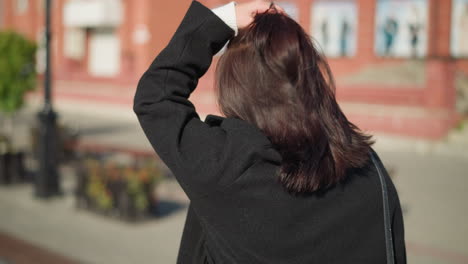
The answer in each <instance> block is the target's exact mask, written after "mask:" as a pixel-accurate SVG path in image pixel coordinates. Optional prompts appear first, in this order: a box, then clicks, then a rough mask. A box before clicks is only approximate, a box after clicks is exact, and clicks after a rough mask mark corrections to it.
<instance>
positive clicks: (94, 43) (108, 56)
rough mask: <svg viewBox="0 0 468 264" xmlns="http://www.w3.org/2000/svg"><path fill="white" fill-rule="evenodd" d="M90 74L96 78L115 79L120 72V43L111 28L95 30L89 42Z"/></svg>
mask: <svg viewBox="0 0 468 264" xmlns="http://www.w3.org/2000/svg"><path fill="white" fill-rule="evenodd" d="M88 61H89V62H88V69H89V73H90V74H91V75H93V76H96V77H114V76H116V75H118V74H119V71H120V41H119V38H118V35H117V33H116V32H115V30H114V29H111V28H99V29H94V30H93V31H92V32H91V36H90V42H89V60H88Z"/></svg>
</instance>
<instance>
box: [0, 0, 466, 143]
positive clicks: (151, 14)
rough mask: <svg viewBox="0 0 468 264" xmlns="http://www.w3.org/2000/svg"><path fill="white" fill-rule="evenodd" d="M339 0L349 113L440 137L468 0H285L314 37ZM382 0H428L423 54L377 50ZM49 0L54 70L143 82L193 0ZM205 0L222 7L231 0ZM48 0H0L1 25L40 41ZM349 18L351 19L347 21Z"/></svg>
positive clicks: (377, 125) (450, 116)
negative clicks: (459, 11) (319, 14)
mask: <svg viewBox="0 0 468 264" xmlns="http://www.w3.org/2000/svg"><path fill="white" fill-rule="evenodd" d="M334 1H335V2H343V1H344V2H350V3H351V4H352V9H349V10H355V11H353V12H355V15H354V17H355V18H354V20H355V21H354V22H353V23H352V24H351V26H354V27H355V28H354V29H353V31H354V32H355V33H354V34H355V36H354V39H355V40H354V44H353V51H352V54H351V53H350V54H351V55H349V56H331V57H330V58H329V62H330V64H331V67H332V70H333V72H334V74H335V78H336V80H337V95H338V98H339V100H340V102H341V104H342V106H343V109H344V110H345V112H346V113H347V115H348V117H349V118H350V119H351V120H352V121H354V122H355V123H357V124H358V125H359V126H360V127H361V128H363V129H365V130H372V131H377V132H384V133H391V134H400V135H405V136H415V137H423V138H433V139H435V138H440V137H443V136H444V135H446V134H447V133H448V131H449V130H450V129H451V128H452V127H453V126H454V124H455V122H456V120H457V118H458V116H459V115H458V114H457V112H456V110H455V101H456V88H455V83H456V79H457V78H458V77H457V76H466V75H468V58H467V57H463V56H458V57H454V56H453V48H452V46H451V45H452V43H451V41H452V40H453V36H452V34H453V33H452V26H453V21H454V20H453V14H454V10H455V8H454V3H455V2H456V1H461V2H463V1H464V0H341V1H337V0H288V1H286V0H284V1H281V2H279V3H280V4H282V5H284V6H287V7H288V10H289V11H288V12H290V14H292V16H294V17H295V18H296V19H297V20H298V22H299V23H300V24H301V25H302V26H303V27H304V29H305V30H306V31H308V32H310V33H311V35H312V36H313V37H315V35H317V34H319V32H316V31H314V32H313V31H312V30H313V28H314V26H315V28H317V27H316V26H317V24H314V23H316V20H315V19H314V14H316V13H314V10H315V9H314V8H316V7H317V6H318V5H320V4H323V3H324V2H327V3H330V2H334ZM385 1H387V2H388V3H390V2H395V3H397V4H398V2H399V1H400V2H402V1H403V2H404V1H407V2H411V1H414V2H415V3H417V4H420V3H419V2H421V3H423V4H424V6H425V7H426V9H424V10H425V11H424V10H423V11H424V17H425V20H424V23H425V24H424V29H423V30H424V32H425V33H424V34H425V35H424V38H420V39H419V42H424V43H423V44H424V54H423V55H420V56H417V57H416V58H414V57H412V56H382V55H379V54H378V52H377V48H376V41H378V40H377V39H378V38H376V34H377V33H376V32H377V31H378V30H379V28H380V25H379V23H380V22H379V20H378V14H379V12H381V10H385V8H386V6H385V4H383V5H382V4H381V3H383V2H385ZM52 2H53V34H54V39H53V64H54V78H55V79H57V80H68V81H74V80H77V81H87V82H105V83H115V84H128V85H134V84H135V83H136V81H137V80H138V78H139V77H140V76H141V74H142V73H143V72H144V71H145V70H146V68H147V67H148V65H149V63H150V62H151V60H152V59H153V58H154V56H155V54H156V53H157V52H159V51H160V50H161V49H162V48H163V47H164V46H165V45H166V44H167V42H168V40H169V38H170V37H171V35H172V33H173V32H174V31H175V29H176V27H177V25H178V23H179V22H180V20H181V19H182V16H183V15H184V13H185V11H186V9H187V7H188V6H189V4H190V0H178V1H155V0H52ZM201 2H203V3H204V4H206V5H207V6H209V7H215V6H217V5H220V4H223V3H226V2H227V1H222V0H203V1H201ZM238 2H242V1H238ZM327 3H326V4H327ZM43 4H44V0H0V27H1V28H11V29H14V30H16V31H20V32H22V33H24V34H25V35H27V36H28V37H29V38H31V39H35V40H38V41H40V39H41V36H42V34H41V33H42V32H43V30H44V23H43V21H44V17H43V16H44V7H43ZM347 4H348V3H347ZM390 4H391V3H390ZM467 6H468V5H467ZM382 8H383V9H382ZM343 10H345V9H343ZM467 10H468V9H467ZM343 12H345V11H343ZM408 12H410V11H408ZM343 14H344V13H343ZM392 15H395V14H392V13H391V12H390V15H389V17H391V16H392ZM343 16H345V15H343ZM457 21H458V20H457ZM408 23H409V22H408ZM408 25H409V24H408ZM324 27H325V26H323V25H322V27H321V28H322V29H324ZM345 28H346V29H349V25H346V27H345ZM348 31H349V30H347V31H346V32H348ZM343 32H344V31H341V33H342V34H348V33H346V32H345V33H343ZM401 32H403V31H401ZM408 32H409V33H407V34H411V32H412V31H411V30H410V31H408ZM322 33H324V32H322ZM379 34H380V33H379ZM324 36H325V35H324ZM412 40H413V41H415V40H414V38H413V39H412ZM341 45H344V44H343V42H342V43H341ZM466 45H468V43H466ZM40 54H41V51H40V52H39V56H40ZM39 68H40V65H39ZM213 68H214V67H212V68H211V69H210V71H209V72H208V73H207V75H206V76H205V77H204V79H203V81H202V84H203V86H202V87H200V90H201V91H202V92H206V93H210V94H212V89H213V88H212V85H211V84H212V78H213ZM209 104H210V105H211V106H212V107H211V108H210V109H208V111H210V110H211V109H215V103H214V102H213V100H211V101H210V103H209Z"/></svg>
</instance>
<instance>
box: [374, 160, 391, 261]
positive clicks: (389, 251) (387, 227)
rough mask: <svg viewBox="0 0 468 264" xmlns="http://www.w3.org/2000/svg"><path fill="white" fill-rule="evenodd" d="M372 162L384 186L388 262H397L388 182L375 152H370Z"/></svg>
mask: <svg viewBox="0 0 468 264" xmlns="http://www.w3.org/2000/svg"><path fill="white" fill-rule="evenodd" d="M370 156H371V159H372V162H373V163H374V166H375V168H376V169H377V173H378V174H379V179H380V184H381V186H382V198H383V209H384V226H385V245H386V248H387V264H394V263H395V256H394V250H393V236H392V225H391V223H390V206H389V205H388V190H387V183H386V181H385V178H384V175H383V173H382V170H381V168H380V166H379V165H378V163H377V161H376V159H375V157H374V153H373V152H372V151H371V153H370Z"/></svg>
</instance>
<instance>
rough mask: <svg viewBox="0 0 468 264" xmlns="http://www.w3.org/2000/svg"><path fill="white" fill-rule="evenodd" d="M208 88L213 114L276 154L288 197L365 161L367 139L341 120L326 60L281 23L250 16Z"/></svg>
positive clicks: (292, 25)
mask: <svg viewBox="0 0 468 264" xmlns="http://www.w3.org/2000/svg"><path fill="white" fill-rule="evenodd" d="M215 80H216V84H215V86H216V92H217V97H218V104H219V106H220V110H221V112H222V113H223V114H224V115H225V116H226V117H234V118H238V119H242V120H245V121H247V122H249V123H251V124H253V125H255V126H256V127H258V128H259V129H260V130H262V131H263V132H264V133H265V134H266V135H267V137H268V138H269V139H270V141H271V142H272V145H273V147H274V148H275V149H276V150H278V151H279V153H280V154H281V156H282V163H281V170H280V176H279V180H280V181H281V183H282V184H283V185H284V187H285V188H286V189H287V190H288V191H290V192H293V193H308V192H313V191H317V190H321V189H325V188H328V187H330V186H332V185H334V184H336V183H338V182H339V181H341V180H343V179H344V178H345V177H346V171H347V170H348V169H351V168H359V167H363V166H364V165H365V163H366V161H367V160H368V157H369V156H368V153H369V150H370V146H371V145H372V142H371V137H370V136H368V135H365V134H363V133H362V132H361V131H360V130H359V129H358V128H357V127H356V126H355V125H353V124H352V123H351V122H349V121H348V120H347V119H346V117H345V115H344V114H343V112H342V111H341V109H340V107H339V106H338V103H337V102H336V98H335V85H334V80H333V77H332V74H331V71H330V68H329V66H328V64H327V62H326V60H325V59H324V57H323V56H322V55H321V54H320V53H319V52H318V51H317V49H315V47H314V45H313V44H312V41H311V38H310V36H308V34H307V33H306V32H305V31H304V30H303V29H302V27H301V26H300V25H299V24H297V23H296V22H295V21H294V20H293V19H291V18H289V17H288V16H286V15H283V14H281V13H279V12H276V11H275V10H273V11H272V10H269V11H267V12H265V13H259V14H257V15H256V16H255V18H254V21H253V22H252V23H251V24H250V25H249V26H248V27H246V28H243V29H240V31H239V34H238V35H237V36H236V37H234V38H233V39H231V41H230V43H229V45H228V48H227V49H226V51H225V53H224V54H223V55H222V56H221V58H220V59H219V61H218V64H217V67H216V77H215Z"/></svg>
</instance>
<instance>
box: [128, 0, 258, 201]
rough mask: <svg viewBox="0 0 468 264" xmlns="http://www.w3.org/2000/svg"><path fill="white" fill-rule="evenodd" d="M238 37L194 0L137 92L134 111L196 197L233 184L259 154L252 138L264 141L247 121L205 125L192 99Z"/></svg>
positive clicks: (188, 190) (185, 187) (192, 195)
mask: <svg viewBox="0 0 468 264" xmlns="http://www.w3.org/2000/svg"><path fill="white" fill-rule="evenodd" d="M234 33H235V31H234V30H233V29H232V28H230V27H229V26H228V25H227V24H226V23H224V22H223V21H222V20H221V19H220V18H219V17H218V16H217V15H215V14H214V13H213V12H212V11H211V10H210V9H208V8H207V7H205V6H203V5H202V4H200V3H199V2H197V1H193V2H192V4H191V5H190V7H189V9H188V11H187V13H186V15H185V17H184V18H183V20H182V23H181V24H180V26H179V27H178V29H177V31H176V33H175V34H174V36H173V37H172V39H171V40H170V42H169V44H168V45H167V47H166V48H164V49H163V51H162V52H161V53H160V54H159V55H158V56H157V57H156V59H155V60H154V61H153V62H152V64H151V66H150V67H149V69H148V70H147V71H146V72H145V73H144V74H143V76H142V77H141V79H140V81H139V83H138V87H137V91H136V94H135V98H134V111H135V113H136V115H137V116H138V120H139V122H140V125H141V127H142V128H143V130H144V132H145V134H146V136H147V138H148V139H149V141H150V143H151V145H152V146H153V148H154V149H155V151H156V152H157V153H158V155H159V157H160V158H161V159H162V160H163V161H164V162H165V163H166V165H167V166H168V167H169V168H170V169H171V170H172V172H173V173H174V175H175V176H176V178H177V179H178V181H179V183H180V184H181V186H182V188H183V189H184V190H185V192H186V193H187V195H188V196H189V198H191V199H194V198H197V197H201V196H205V195H208V194H209V193H210V192H212V191H214V189H217V188H218V187H220V186H226V185H229V183H230V182H232V181H233V180H234V179H235V178H236V177H238V176H239V175H240V174H242V172H244V171H245V170H246V169H247V168H249V167H250V166H251V164H252V163H253V161H254V160H255V159H256V158H255V156H256V155H257V154H258V153H257V150H258V147H257V146H256V144H258V142H259V141H258V139H257V140H256V141H255V142H257V143H252V142H249V140H248V139H249V138H255V137H261V136H262V135H261V134H259V133H258V132H259V131H256V130H251V129H250V130H247V131H250V132H245V131H244V130H242V129H240V128H241V127H242V126H248V125H247V124H244V122H241V120H232V119H231V120H225V121H223V122H222V123H221V124H220V125H219V126H217V125H212V124H208V123H205V122H202V121H201V120H200V118H199V116H198V114H197V113H196V111H195V107H194V106H193V104H192V103H191V102H190V101H189V100H188V97H189V95H190V93H191V92H192V91H193V90H194V89H195V87H196V86H197V84H198V79H199V78H200V77H201V76H203V75H204V74H205V72H206V71H207V69H208V68H209V66H210V64H211V61H212V57H213V55H214V54H216V53H217V52H218V51H219V50H220V49H221V48H222V47H223V46H224V44H225V43H226V42H227V41H228V40H229V39H230V38H231V37H233V36H234ZM230 126H231V127H232V128H233V129H230ZM250 128H251V127H250ZM252 131H255V132H252ZM249 133H250V134H249ZM252 133H254V134H252ZM260 142H261V141H260ZM264 143H265V142H264Z"/></svg>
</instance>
